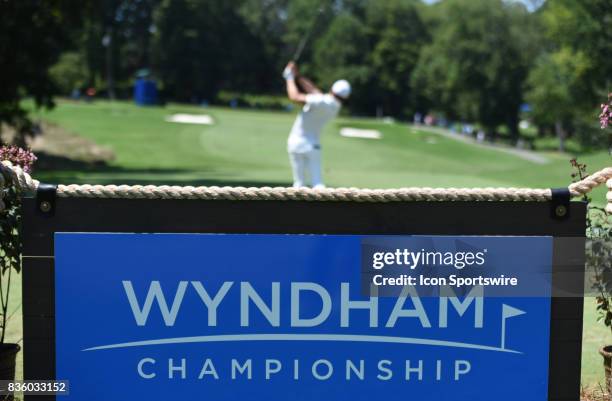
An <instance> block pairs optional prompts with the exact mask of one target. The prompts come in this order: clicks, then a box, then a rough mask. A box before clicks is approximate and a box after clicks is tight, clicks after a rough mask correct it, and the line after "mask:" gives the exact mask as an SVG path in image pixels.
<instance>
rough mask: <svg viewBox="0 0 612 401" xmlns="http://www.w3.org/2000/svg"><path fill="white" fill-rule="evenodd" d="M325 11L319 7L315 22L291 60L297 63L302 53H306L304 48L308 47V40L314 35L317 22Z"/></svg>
mask: <svg viewBox="0 0 612 401" xmlns="http://www.w3.org/2000/svg"><path fill="white" fill-rule="evenodd" d="M323 11H324V9H323V7H319V9H318V10H317V13H316V15H315V17H314V20H313V21H312V24H310V28H309V29H308V31H307V32H306V34H305V35H304V36H303V37H302V39H301V40H300V43H298V47H297V48H296V49H295V53H293V58H292V59H291V60H292V61H293V62H297V61H298V60H299V59H300V57H301V56H302V52H303V51H304V48H305V47H306V43H308V39H310V36H311V35H312V32H313V31H314V29H315V27H316V25H317V21H318V20H319V17H320V16H321V14H323Z"/></svg>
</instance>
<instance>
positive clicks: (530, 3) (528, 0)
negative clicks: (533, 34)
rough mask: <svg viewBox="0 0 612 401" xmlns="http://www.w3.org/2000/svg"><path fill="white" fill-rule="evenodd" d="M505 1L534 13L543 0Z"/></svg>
mask: <svg viewBox="0 0 612 401" xmlns="http://www.w3.org/2000/svg"><path fill="white" fill-rule="evenodd" d="M423 1H424V2H425V3H428V4H432V3H437V2H438V1H441V0H423ZM507 1H512V2H516V3H523V4H525V6H527V9H528V10H529V11H535V10H537V9H538V8H540V7H541V6H542V4H544V1H545V0H507Z"/></svg>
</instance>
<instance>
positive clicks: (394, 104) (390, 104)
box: [366, 0, 429, 116]
mask: <svg viewBox="0 0 612 401" xmlns="http://www.w3.org/2000/svg"><path fill="white" fill-rule="evenodd" d="M417 5H418V3H417V2H416V1H411V0H387V1H377V2H370V3H369V6H368V9H367V13H366V25H367V27H368V32H369V35H370V37H371V39H370V40H371V43H372V49H371V52H370V54H369V56H368V58H367V61H368V64H370V65H371V67H372V69H373V73H374V77H375V78H374V79H375V85H374V87H373V88H372V89H373V93H370V96H372V97H373V98H374V99H375V100H376V101H377V103H378V104H380V105H382V107H383V110H384V112H385V113H387V114H390V115H393V116H400V115H402V113H405V112H407V113H411V112H413V111H414V108H415V105H414V104H411V99H414V96H413V93H412V85H411V82H410V76H411V74H412V72H413V70H414V68H415V66H416V64H417V61H418V58H419V54H420V52H421V49H422V47H423V46H424V45H425V44H426V43H427V42H428V40H429V33H428V31H427V29H426V27H425V24H424V23H423V21H422V20H421V17H420V14H419V11H418V9H417Z"/></svg>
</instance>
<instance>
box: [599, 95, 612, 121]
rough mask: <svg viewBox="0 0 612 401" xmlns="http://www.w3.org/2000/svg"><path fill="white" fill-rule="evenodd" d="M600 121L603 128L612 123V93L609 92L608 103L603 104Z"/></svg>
mask: <svg viewBox="0 0 612 401" xmlns="http://www.w3.org/2000/svg"><path fill="white" fill-rule="evenodd" d="M599 123H600V124H601V128H602V129H603V128H607V127H608V126H610V125H612V93H609V94H608V103H606V104H602V105H601V114H600V115H599Z"/></svg>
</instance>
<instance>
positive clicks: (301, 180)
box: [289, 149, 325, 188]
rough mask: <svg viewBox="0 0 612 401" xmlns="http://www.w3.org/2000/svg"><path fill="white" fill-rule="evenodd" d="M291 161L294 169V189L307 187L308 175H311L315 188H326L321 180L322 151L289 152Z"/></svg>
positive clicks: (312, 184) (311, 181)
mask: <svg viewBox="0 0 612 401" xmlns="http://www.w3.org/2000/svg"><path fill="white" fill-rule="evenodd" d="M289 161H290V162H291V168H292V169H293V187H294V188H299V187H305V186H306V174H307V173H308V175H310V184H311V186H312V187H313V188H325V185H323V181H322V178H321V150H319V149H313V150H311V151H308V152H304V153H294V152H289Z"/></svg>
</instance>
